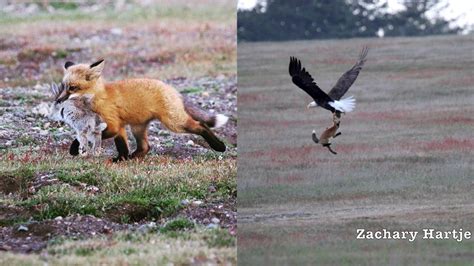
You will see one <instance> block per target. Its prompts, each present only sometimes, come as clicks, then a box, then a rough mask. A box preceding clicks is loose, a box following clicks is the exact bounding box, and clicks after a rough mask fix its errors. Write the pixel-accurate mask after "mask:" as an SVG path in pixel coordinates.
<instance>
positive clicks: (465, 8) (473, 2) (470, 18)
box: [237, 0, 474, 27]
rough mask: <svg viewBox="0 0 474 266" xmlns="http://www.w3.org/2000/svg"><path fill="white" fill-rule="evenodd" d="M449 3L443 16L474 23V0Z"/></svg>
mask: <svg viewBox="0 0 474 266" xmlns="http://www.w3.org/2000/svg"><path fill="white" fill-rule="evenodd" d="M257 1H258V0H238V5H237V6H238V8H241V9H251V8H252V7H254V6H255V4H256V3H257ZM386 1H387V2H388V5H389V8H390V9H391V10H393V11H397V10H400V9H401V8H403V6H402V5H401V4H400V2H402V1H401V0H386ZM445 2H448V3H449V6H448V8H447V9H446V10H443V12H442V13H441V16H443V17H445V18H447V19H453V18H456V17H459V19H458V20H457V21H456V24H457V25H459V26H462V27H465V26H468V25H471V26H472V25H474V0H445Z"/></svg>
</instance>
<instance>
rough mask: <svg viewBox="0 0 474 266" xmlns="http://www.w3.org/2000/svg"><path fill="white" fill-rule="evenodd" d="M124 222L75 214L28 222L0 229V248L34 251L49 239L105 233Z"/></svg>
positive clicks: (125, 226)
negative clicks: (119, 222)
mask: <svg viewBox="0 0 474 266" xmlns="http://www.w3.org/2000/svg"><path fill="white" fill-rule="evenodd" d="M127 228H128V226H127V225H122V224H118V223H114V222H111V221H107V220H103V219H99V218H96V217H94V216H90V215H86V216H81V215H74V216H70V217H66V218H64V219H63V218H61V217H58V218H56V219H54V220H49V221H42V222H31V223H26V224H22V225H15V226H10V227H3V228H1V229H0V232H1V234H0V250H3V251H13V252H21V253H28V252H37V251H40V250H41V249H43V248H45V247H46V246H47V244H48V243H49V241H51V240H52V239H54V238H56V237H59V236H62V237H68V238H73V239H83V238H89V237H93V236H96V235H108V234H112V233H113V232H116V231H119V230H125V229H127Z"/></svg>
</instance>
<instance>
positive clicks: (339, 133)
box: [333, 132, 342, 138]
mask: <svg viewBox="0 0 474 266" xmlns="http://www.w3.org/2000/svg"><path fill="white" fill-rule="evenodd" d="M341 134H342V133H341V132H337V133H336V135H334V137H333V138H335V137H337V136H339V135H341Z"/></svg>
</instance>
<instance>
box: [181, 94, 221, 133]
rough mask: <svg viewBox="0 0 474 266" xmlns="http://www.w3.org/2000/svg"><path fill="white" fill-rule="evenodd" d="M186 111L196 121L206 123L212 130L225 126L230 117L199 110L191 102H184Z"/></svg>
mask: <svg viewBox="0 0 474 266" xmlns="http://www.w3.org/2000/svg"><path fill="white" fill-rule="evenodd" d="M184 109H185V110H186V112H187V113H188V114H189V116H191V117H192V118H193V119H194V120H197V121H199V122H201V123H204V124H205V125H206V126H208V127H210V128H219V127H222V126H224V125H225V124H226V123H227V121H229V117H227V116H225V115H223V114H208V113H207V112H205V111H204V110H202V109H200V108H198V107H197V106H195V105H194V104H192V103H191V102H189V101H186V100H184Z"/></svg>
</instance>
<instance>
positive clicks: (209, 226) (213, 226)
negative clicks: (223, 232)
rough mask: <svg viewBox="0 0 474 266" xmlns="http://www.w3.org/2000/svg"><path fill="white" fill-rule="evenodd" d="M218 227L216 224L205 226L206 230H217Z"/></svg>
mask: <svg viewBox="0 0 474 266" xmlns="http://www.w3.org/2000/svg"><path fill="white" fill-rule="evenodd" d="M218 227H219V226H218V225H217V224H208V225H207V226H206V228H207V229H216V228H218Z"/></svg>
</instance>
